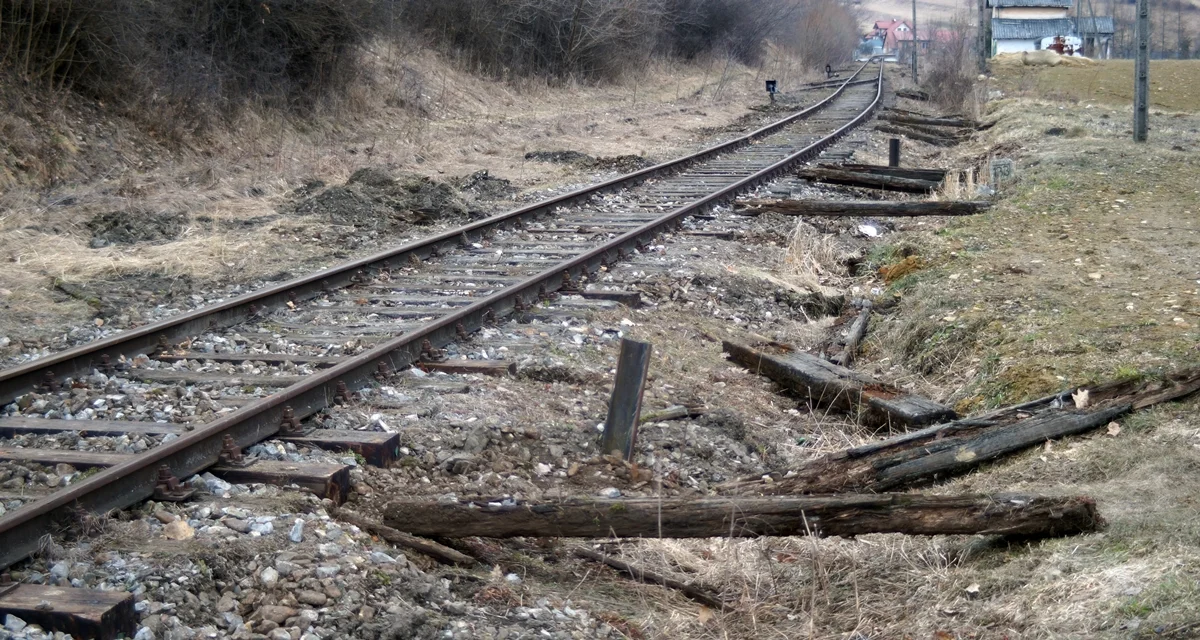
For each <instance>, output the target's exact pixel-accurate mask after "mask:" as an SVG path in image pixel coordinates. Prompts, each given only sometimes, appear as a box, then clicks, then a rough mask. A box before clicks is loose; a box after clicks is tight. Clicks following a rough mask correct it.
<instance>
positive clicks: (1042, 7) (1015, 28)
mask: <svg viewBox="0 0 1200 640" xmlns="http://www.w3.org/2000/svg"><path fill="white" fill-rule="evenodd" d="M988 7H989V8H990V9H991V38H992V55H995V54H997V53H1011V52H1016V51H1034V50H1037V49H1044V48H1046V45H1047V43H1052V42H1053V41H1054V39H1055V38H1057V37H1062V38H1063V39H1064V40H1065V41H1066V42H1067V44H1070V45H1072V46H1074V47H1076V48H1079V49H1082V50H1081V51H1078V53H1080V54H1082V53H1083V52H1084V51H1086V52H1088V53H1090V54H1091V55H1093V56H1095V57H1102V58H1107V57H1109V56H1110V55H1111V52H1112V51H1111V49H1112V36H1113V32H1114V31H1115V29H1114V28H1113V26H1114V25H1113V19H1112V16H1096V18H1095V20H1093V19H1092V18H1091V17H1085V18H1080V19H1079V20H1078V21H1077V20H1076V19H1074V18H1072V17H1071V9H1072V7H1073V0H988Z"/></svg>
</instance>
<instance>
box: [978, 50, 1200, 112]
mask: <svg viewBox="0 0 1200 640" xmlns="http://www.w3.org/2000/svg"><path fill="white" fill-rule="evenodd" d="M992 71H993V76H994V78H995V83H996V86H997V88H999V89H1000V90H1002V91H1004V92H1005V93H1006V94H1009V95H1021V96H1029V97H1044V98H1050V99H1054V100H1061V101H1064V102H1072V103H1076V102H1098V103H1104V104H1109V105H1129V106H1130V107H1131V108H1132V105H1133V61H1132V60H1098V61H1096V62H1095V64H1093V65H1090V66H1083V67H1076V66H1071V67H1067V66H1057V67H1026V66H1020V65H994V66H993V69H992ZM1150 105H1151V106H1152V107H1158V108H1160V109H1166V110H1168V111H1195V110H1196V109H1197V108H1200V60H1152V61H1150Z"/></svg>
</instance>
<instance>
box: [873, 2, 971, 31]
mask: <svg viewBox="0 0 1200 640" xmlns="http://www.w3.org/2000/svg"><path fill="white" fill-rule="evenodd" d="M975 5H976V3H975V2H974V0H919V1H918V2H917V22H918V24H920V23H921V22H922V21H923V20H934V21H943V22H944V21H947V20H949V19H950V18H952V17H954V15H955V14H956V13H960V12H963V13H965V12H970V11H971V10H972V9H973V7H974V6H975ZM854 8H855V9H856V10H857V11H858V12H859V18H860V19H861V21H862V24H863V26H864V27H870V26H871V25H872V24H874V23H875V21H876V20H886V19H888V18H901V19H904V20H911V19H912V0H862V2H859V3H858V4H856V5H854Z"/></svg>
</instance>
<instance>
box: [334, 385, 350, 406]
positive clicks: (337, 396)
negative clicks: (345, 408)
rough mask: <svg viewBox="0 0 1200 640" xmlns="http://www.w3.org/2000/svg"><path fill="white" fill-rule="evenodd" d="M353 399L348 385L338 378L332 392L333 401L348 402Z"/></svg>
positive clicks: (336, 402) (337, 402)
mask: <svg viewBox="0 0 1200 640" xmlns="http://www.w3.org/2000/svg"><path fill="white" fill-rule="evenodd" d="M353 399H354V397H353V396H352V395H351V394H350V387H347V386H346V383H345V382H344V381H342V380H338V381H337V387H335V391H334V392H333V403H334V404H343V405H344V404H350V401H351V400H353Z"/></svg>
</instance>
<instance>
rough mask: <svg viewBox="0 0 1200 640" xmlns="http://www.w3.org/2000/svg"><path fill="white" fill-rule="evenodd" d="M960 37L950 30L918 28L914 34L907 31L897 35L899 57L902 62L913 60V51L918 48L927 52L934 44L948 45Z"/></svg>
mask: <svg viewBox="0 0 1200 640" xmlns="http://www.w3.org/2000/svg"><path fill="white" fill-rule="evenodd" d="M956 37H959V36H958V35H956V34H955V33H954V32H953V31H950V30H949V29H933V30H930V29H926V28H924V27H917V31H916V33H915V34H914V33H913V32H912V31H905V32H903V33H899V34H897V35H896V40H897V43H898V45H899V51H898V54H899V57H900V59H901V60H905V59H910V60H911V59H912V50H913V47H914V46H916V47H917V49H918V51H926V50H928V49H929V47H930V45H931V44H932V43H934V42H937V43H939V44H946V43H948V42H951V41H953V40H954V38H956Z"/></svg>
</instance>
